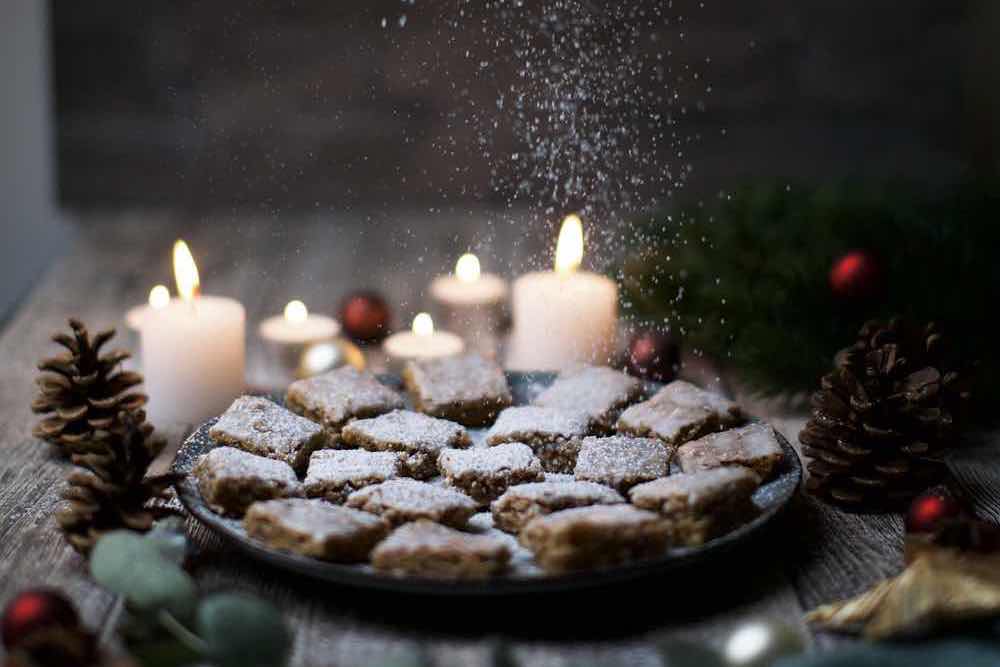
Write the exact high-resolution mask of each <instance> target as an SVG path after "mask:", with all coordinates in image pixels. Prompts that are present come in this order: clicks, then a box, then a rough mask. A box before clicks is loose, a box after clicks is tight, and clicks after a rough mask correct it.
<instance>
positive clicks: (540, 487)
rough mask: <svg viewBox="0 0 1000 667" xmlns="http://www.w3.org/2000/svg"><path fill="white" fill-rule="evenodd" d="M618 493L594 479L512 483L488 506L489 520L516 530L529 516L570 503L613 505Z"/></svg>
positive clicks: (563, 507)
mask: <svg viewBox="0 0 1000 667" xmlns="http://www.w3.org/2000/svg"><path fill="white" fill-rule="evenodd" d="M623 502H625V499H624V498H623V497H622V496H621V494H620V493H618V492H617V491H615V490H614V489H611V488H608V487H607V486H604V485H603V484H597V483H595V482H535V483H532V484H518V485H517V486H512V487H510V488H509V489H507V491H506V492H505V493H504V494H503V495H502V496H500V497H499V498H498V499H497V500H495V501H494V502H493V504H492V505H491V506H490V509H491V511H492V512H493V521H494V523H495V524H496V526H497V527H498V528H500V529H501V530H506V531H507V532H508V533H518V532H520V531H521V529H522V528H524V526H525V525H527V524H528V522H529V521H531V520H532V519H536V518H538V517H540V516H544V515H546V514H552V513H553V512H558V511H560V510H564V509H569V508H571V507H587V506H589V505H615V504H618V503H623Z"/></svg>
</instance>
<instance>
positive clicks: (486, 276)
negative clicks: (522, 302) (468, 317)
mask: <svg viewBox="0 0 1000 667" xmlns="http://www.w3.org/2000/svg"><path fill="white" fill-rule="evenodd" d="M431 296H432V297H433V298H434V299H436V300H437V301H439V302H441V303H442V304H446V305H449V306H453V307H464V306H489V305H493V304H497V303H500V302H501V301H503V300H504V299H505V298H506V297H507V281H506V280H504V279H503V278H501V277H500V276H496V275H493V274H492V273H482V272H481V270H480V266H479V258H478V257H476V256H475V255H473V254H471V253H466V254H465V255H462V256H461V257H459V258H458V262H456V263H455V273H454V274H452V275H447V276H438V277H437V278H435V279H434V281H433V282H432V283H431Z"/></svg>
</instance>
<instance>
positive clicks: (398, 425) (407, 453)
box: [340, 410, 472, 479]
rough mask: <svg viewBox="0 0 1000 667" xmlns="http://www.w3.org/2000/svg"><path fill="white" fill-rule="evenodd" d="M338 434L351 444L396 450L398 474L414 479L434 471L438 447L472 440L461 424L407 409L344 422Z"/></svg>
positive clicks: (469, 442)
mask: <svg viewBox="0 0 1000 667" xmlns="http://www.w3.org/2000/svg"><path fill="white" fill-rule="evenodd" d="M340 437H341V440H342V441H343V442H344V444H347V445H350V446H352V447H361V448H363V449H368V450H371V451H385V452H397V453H398V454H399V460H400V466H401V474H403V475H405V476H407V477H413V478H415V479H430V478H431V477H434V476H435V475H437V457H438V454H440V453H441V450H442V449H448V448H454V449H460V448H463V447H468V446H469V445H470V444H472V439H471V438H469V433H468V431H466V430H465V427H463V426H462V425H460V424H456V423H455V422H450V421H447V420H445V419H437V418H436V417H428V416H427V415H424V414H420V413H419V412H412V411H410V410H394V411H392V412H389V413H387V414H384V415H381V416H379V417H373V418H371V419H358V420H356V421H353V422H351V423H350V424H348V425H347V426H345V427H344V430H343V431H341V433H340Z"/></svg>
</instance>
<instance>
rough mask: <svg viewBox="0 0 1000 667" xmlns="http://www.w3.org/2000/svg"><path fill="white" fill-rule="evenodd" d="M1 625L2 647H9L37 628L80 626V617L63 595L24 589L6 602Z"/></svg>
mask: <svg viewBox="0 0 1000 667" xmlns="http://www.w3.org/2000/svg"><path fill="white" fill-rule="evenodd" d="M2 625H3V645H4V648H6V649H7V650H11V649H13V648H14V647H15V646H17V645H18V643H19V642H20V641H22V640H23V639H24V638H25V637H29V636H31V635H32V634H33V633H35V632H38V631H40V630H46V629H50V628H57V627H58V628H66V629H73V628H76V627H79V625H80V617H79V616H77V613H76V608H75V607H74V606H73V603H72V602H70V601H69V600H68V599H67V598H66V596H65V595H63V594H62V593H60V592H59V591H54V590H49V589H44V588H39V589H33V590H27V591H23V592H21V593H19V594H18V595H17V596H15V597H14V599H12V600H11V601H10V602H8V603H7V607H6V608H5V609H4V612H3V622H2Z"/></svg>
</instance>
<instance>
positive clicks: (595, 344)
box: [507, 215, 618, 371]
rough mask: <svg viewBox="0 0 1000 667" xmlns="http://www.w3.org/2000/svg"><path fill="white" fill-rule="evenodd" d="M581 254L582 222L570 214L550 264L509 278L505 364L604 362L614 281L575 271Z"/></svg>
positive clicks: (614, 327) (613, 331) (614, 305)
mask: <svg viewBox="0 0 1000 667" xmlns="http://www.w3.org/2000/svg"><path fill="white" fill-rule="evenodd" d="M582 260H583V225H582V222H581V221H580V218H578V217H577V216H575V215H570V216H567V218H566V219H565V220H564V221H563V224H562V229H561V230H560V232H559V241H558V243H557V245H556V263H555V264H556V267H555V268H556V270H555V271H536V272H532V273H528V274H526V275H523V276H521V277H520V278H518V279H517V280H515V281H514V285H513V288H512V290H511V311H512V315H513V319H514V329H513V332H512V334H511V340H510V348H509V351H508V357H507V366H508V367H509V368H511V369H515V370H525V371H527V370H560V369H563V368H566V367H568V366H571V365H573V364H576V363H582V362H585V363H600V364H606V363H609V361H610V360H611V356H612V355H613V354H614V350H615V342H616V337H617V333H618V286H617V285H616V284H615V283H614V281H612V280H610V279H609V278H607V277H605V276H600V275H597V274H596V273H591V272H588V271H580V270H579V267H580V264H581V263H582Z"/></svg>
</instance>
